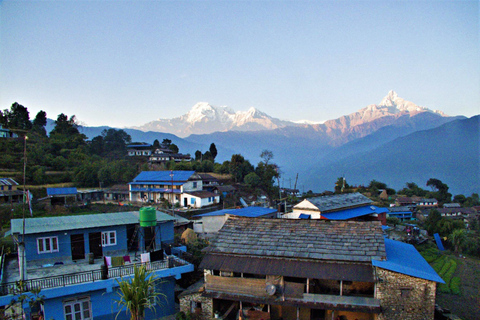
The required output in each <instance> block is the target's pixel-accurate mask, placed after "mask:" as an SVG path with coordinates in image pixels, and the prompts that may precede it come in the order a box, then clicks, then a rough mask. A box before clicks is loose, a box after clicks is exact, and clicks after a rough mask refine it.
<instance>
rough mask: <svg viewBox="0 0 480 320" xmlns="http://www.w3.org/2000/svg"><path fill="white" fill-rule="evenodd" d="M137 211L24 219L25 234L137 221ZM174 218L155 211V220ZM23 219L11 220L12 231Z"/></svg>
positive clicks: (20, 230) (20, 228)
mask: <svg viewBox="0 0 480 320" xmlns="http://www.w3.org/2000/svg"><path fill="white" fill-rule="evenodd" d="M138 218H139V213H138V211H128V212H115V213H103V214H88V215H78V216H61V217H46V218H29V219H25V234H34V233H45V232H55V231H65V230H76V229H88V228H97V227H105V226H117V225H126V224H136V223H138ZM170 220H175V219H174V218H173V217H171V216H170V215H168V214H166V213H163V212H160V211H157V221H158V222H163V221H170ZM22 231H23V220H22V219H13V220H12V233H22Z"/></svg>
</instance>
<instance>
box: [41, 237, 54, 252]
mask: <svg viewBox="0 0 480 320" xmlns="http://www.w3.org/2000/svg"><path fill="white" fill-rule="evenodd" d="M37 250H38V253H50V252H58V237H44V238H37Z"/></svg>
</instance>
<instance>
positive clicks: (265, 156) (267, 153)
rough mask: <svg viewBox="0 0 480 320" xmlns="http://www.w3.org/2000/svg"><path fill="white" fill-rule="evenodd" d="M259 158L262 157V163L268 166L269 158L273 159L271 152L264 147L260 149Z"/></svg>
mask: <svg viewBox="0 0 480 320" xmlns="http://www.w3.org/2000/svg"><path fill="white" fill-rule="evenodd" d="M260 158H261V159H262V161H263V163H265V165H266V166H268V163H269V162H270V160H272V159H273V152H272V151H270V150H266V149H265V150H263V151H262V153H260Z"/></svg>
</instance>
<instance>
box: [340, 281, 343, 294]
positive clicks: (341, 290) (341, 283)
mask: <svg viewBox="0 0 480 320" xmlns="http://www.w3.org/2000/svg"><path fill="white" fill-rule="evenodd" d="M340 295H341V296H343V280H340Z"/></svg>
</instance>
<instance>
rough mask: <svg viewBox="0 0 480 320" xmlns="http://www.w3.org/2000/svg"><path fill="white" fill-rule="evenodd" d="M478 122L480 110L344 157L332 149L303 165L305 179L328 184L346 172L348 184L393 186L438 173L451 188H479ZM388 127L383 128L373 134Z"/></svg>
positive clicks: (457, 190)
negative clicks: (323, 157) (327, 155)
mask: <svg viewBox="0 0 480 320" xmlns="http://www.w3.org/2000/svg"><path fill="white" fill-rule="evenodd" d="M479 128H480V116H475V117H472V118H469V119H459V120H456V121H452V122H449V123H446V124H444V125H442V126H440V127H437V128H433V129H429V130H423V131H417V132H414V133H411V134H409V135H407V136H404V137H400V138H397V139H395V140H393V141H390V142H387V143H384V144H382V145H380V146H377V147H375V148H372V149H370V150H366V151H363V152H359V153H353V152H350V155H349V156H347V157H345V158H343V159H338V158H337V159H338V160H335V157H334V156H333V153H332V154H331V155H332V160H331V161H328V162H326V161H319V162H317V163H313V164H312V165H311V166H309V167H308V168H307V169H306V170H303V171H302V173H303V175H304V176H305V178H306V181H305V185H308V186H313V185H315V186H317V187H320V189H321V190H324V189H326V190H332V188H333V187H332V186H333V185H334V183H335V181H336V180H337V178H338V177H340V176H342V175H345V177H346V179H347V182H348V183H350V184H368V183H369V182H370V181H371V180H372V179H376V180H379V181H382V182H385V183H387V185H388V186H390V187H392V188H395V189H400V188H403V187H404V186H405V184H406V183H407V182H415V183H417V184H418V185H419V186H421V187H424V188H425V187H426V186H425V184H426V181H427V180H428V179H430V178H437V179H440V180H442V181H443V182H444V183H446V184H447V185H448V186H449V187H450V192H451V193H452V194H459V193H462V194H465V195H470V194H471V193H473V192H476V193H479V192H480V152H479V146H480V141H479V137H480V132H479ZM389 133H390V132H389V130H385V131H384V132H378V133H377V135H376V136H381V135H388V134H389ZM369 138H370V137H367V138H364V139H362V140H366V139H369ZM361 142H362V141H357V142H356V144H359V143H361ZM367 144H368V143H367ZM337 151H338V150H336V151H335V152H337Z"/></svg>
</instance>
